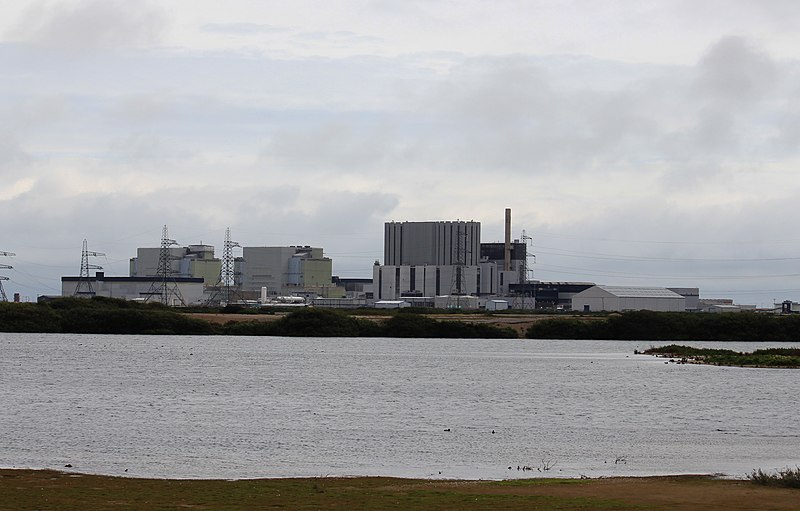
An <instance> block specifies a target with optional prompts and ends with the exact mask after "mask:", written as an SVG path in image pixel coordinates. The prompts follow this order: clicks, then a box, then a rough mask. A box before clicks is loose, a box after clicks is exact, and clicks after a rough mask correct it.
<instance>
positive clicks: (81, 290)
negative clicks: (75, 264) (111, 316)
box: [72, 240, 105, 298]
mask: <svg viewBox="0 0 800 511" xmlns="http://www.w3.org/2000/svg"><path fill="white" fill-rule="evenodd" d="M101 256H105V254H104V253H102V252H94V251H92V250H89V248H88V246H87V242H86V240H83V250H81V275H80V277H78V285H77V286H76V287H75V293H73V295H72V296H86V297H89V298H91V297H93V296H94V294H95V292H94V289H93V288H92V281H91V279H90V278H89V270H102V269H103V267H102V266H98V265H96V264H90V263H89V258H90V257H101Z"/></svg>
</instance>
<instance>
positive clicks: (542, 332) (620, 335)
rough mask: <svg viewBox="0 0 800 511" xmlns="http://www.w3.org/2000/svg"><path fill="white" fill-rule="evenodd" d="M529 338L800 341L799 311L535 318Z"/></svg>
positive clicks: (527, 334) (528, 331)
mask: <svg viewBox="0 0 800 511" xmlns="http://www.w3.org/2000/svg"><path fill="white" fill-rule="evenodd" d="M525 336H526V337H527V338H528V339H597V340H619V341H629V340H630V341H634V340H635V341H752V342H758V341H800V314H798V315H785V316H784V315H771V314H754V313H747V312H741V313H738V314H708V313H688V312H653V311H632V312H623V313H620V314H612V315H609V316H606V317H597V316H579V317H571V318H554V319H545V320H541V321H537V322H536V323H534V324H533V325H531V326H530V327H529V328H528V330H527V331H526V335H525Z"/></svg>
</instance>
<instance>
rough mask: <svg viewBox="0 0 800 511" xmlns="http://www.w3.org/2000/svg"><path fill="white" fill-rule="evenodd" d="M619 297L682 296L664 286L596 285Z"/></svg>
mask: <svg viewBox="0 0 800 511" xmlns="http://www.w3.org/2000/svg"><path fill="white" fill-rule="evenodd" d="M597 287H599V288H600V289H602V290H603V291H607V292H609V293H611V294H612V295H614V296H618V297H620V298H683V296H681V295H679V294H678V293H676V292H674V291H670V290H669V289H667V288H665V287H634V286H597Z"/></svg>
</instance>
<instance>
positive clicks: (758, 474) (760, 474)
mask: <svg viewBox="0 0 800 511" xmlns="http://www.w3.org/2000/svg"><path fill="white" fill-rule="evenodd" d="M747 478H748V479H750V480H751V481H753V482H754V483H756V484H763V485H764V486H778V487H781V488H800V467H795V468H784V469H783V470H778V471H777V472H774V473H769V472H764V471H762V470H761V469H760V468H759V469H758V470H753V472H752V473H751V474H750V475H748V476H747Z"/></svg>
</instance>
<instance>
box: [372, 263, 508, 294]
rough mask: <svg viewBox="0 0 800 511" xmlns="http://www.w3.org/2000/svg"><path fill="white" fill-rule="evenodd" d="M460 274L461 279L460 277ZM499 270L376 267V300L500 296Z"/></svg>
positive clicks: (493, 267)
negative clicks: (498, 284) (414, 297)
mask: <svg viewBox="0 0 800 511" xmlns="http://www.w3.org/2000/svg"><path fill="white" fill-rule="evenodd" d="M459 271H460V276H459ZM497 283H498V280H497V266H496V265H495V264H494V263H481V264H479V265H476V266H461V267H459V266H452V265H441V266H434V265H423V266H408V265H404V266H378V265H375V266H374V267H373V273H372V284H373V289H374V295H373V296H374V299H375V300H396V299H399V298H402V297H413V296H417V297H422V296H427V297H435V296H443V295H475V296H481V295H493V294H496V293H497Z"/></svg>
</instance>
